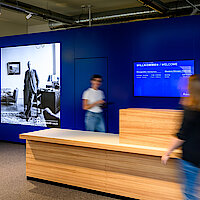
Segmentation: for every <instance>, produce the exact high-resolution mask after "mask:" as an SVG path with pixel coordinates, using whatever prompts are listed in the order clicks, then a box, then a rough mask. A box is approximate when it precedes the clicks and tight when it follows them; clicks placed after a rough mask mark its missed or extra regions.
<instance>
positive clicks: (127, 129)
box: [119, 108, 182, 148]
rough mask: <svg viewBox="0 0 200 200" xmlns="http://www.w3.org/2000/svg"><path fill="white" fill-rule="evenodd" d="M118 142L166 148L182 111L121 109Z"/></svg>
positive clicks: (178, 124) (177, 128)
mask: <svg viewBox="0 0 200 200" xmlns="http://www.w3.org/2000/svg"><path fill="white" fill-rule="evenodd" d="M119 119H120V122H119V124H120V127H119V135H120V143H126V144H137V145H144V146H154V147H162V148H167V147H168V146H169V141H170V138H172V137H173V135H174V134H175V133H176V132H177V131H178V130H179V127H180V123H181V119H182V111H179V110H168V109H166V110H165V109H138V108H135V109H133V108H132V109H121V110H120V116H119Z"/></svg>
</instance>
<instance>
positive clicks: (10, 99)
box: [1, 88, 18, 105]
mask: <svg viewBox="0 0 200 200" xmlns="http://www.w3.org/2000/svg"><path fill="white" fill-rule="evenodd" d="M17 98H18V88H16V89H14V91H13V93H12V92H10V91H8V92H7V93H5V94H4V95H2V96H1V103H6V105H9V104H15V105H17Z"/></svg>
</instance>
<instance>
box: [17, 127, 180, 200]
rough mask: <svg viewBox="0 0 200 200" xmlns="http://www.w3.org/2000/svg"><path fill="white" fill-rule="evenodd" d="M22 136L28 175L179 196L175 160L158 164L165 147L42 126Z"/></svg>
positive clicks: (154, 197) (139, 195)
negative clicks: (42, 127)
mask: <svg viewBox="0 0 200 200" xmlns="http://www.w3.org/2000/svg"><path fill="white" fill-rule="evenodd" d="M20 138H21V139H26V145H27V146H26V175H27V176H28V177H33V178H38V179H43V180H48V181H53V182H58V183H63V184H68V185H73V186H78V187H83V188H88V189H93V190H97V191H102V192H107V193H112V194H117V195H122V196H126V197H132V198H136V199H143V200H161V199H165V200H177V199H181V193H180V185H179V183H178V178H177V177H178V174H177V171H176V168H177V166H176V162H177V160H176V159H174V158H176V156H177V155H178V154H180V151H179V150H177V151H176V152H175V153H174V154H173V155H172V157H173V158H172V159H170V160H169V163H168V165H167V166H163V165H161V164H160V156H161V155H162V154H163V153H164V152H165V151H166V148H162V147H154V146H151V145H148V146H147V145H138V144H137V142H136V144H134V142H133V143H132V144H122V143H120V142H119V135H116V134H108V133H97V132H86V131H75V130H66V129H46V130H41V131H36V132H31V133H24V134H21V135H20Z"/></svg>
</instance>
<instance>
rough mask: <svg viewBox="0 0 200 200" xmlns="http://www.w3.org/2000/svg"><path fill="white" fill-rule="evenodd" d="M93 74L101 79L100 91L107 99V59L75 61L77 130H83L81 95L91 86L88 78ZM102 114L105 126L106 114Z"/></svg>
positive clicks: (83, 113)
mask: <svg viewBox="0 0 200 200" xmlns="http://www.w3.org/2000/svg"><path fill="white" fill-rule="evenodd" d="M93 74H99V75H101V76H102V77H103V82H102V86H101V87H100V89H101V90H103V91H104V94H105V97H107V58H86V59H75V113H76V116H75V124H76V125H75V127H76V129H77V130H85V125H84V116H85V111H84V110H83V109H82V94H83V92H84V91H85V90H86V89H88V88H89V87H90V86H91V84H90V78H91V76H92V75H93ZM106 99H107V98H106ZM104 113H105V124H107V117H106V116H107V113H106V112H104Z"/></svg>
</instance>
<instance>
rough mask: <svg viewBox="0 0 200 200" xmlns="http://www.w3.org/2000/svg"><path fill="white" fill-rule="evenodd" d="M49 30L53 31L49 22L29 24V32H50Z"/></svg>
mask: <svg viewBox="0 0 200 200" xmlns="http://www.w3.org/2000/svg"><path fill="white" fill-rule="evenodd" d="M48 31H51V29H50V28H49V25H48V23H46V24H41V25H33V26H28V33H40V32H48Z"/></svg>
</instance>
